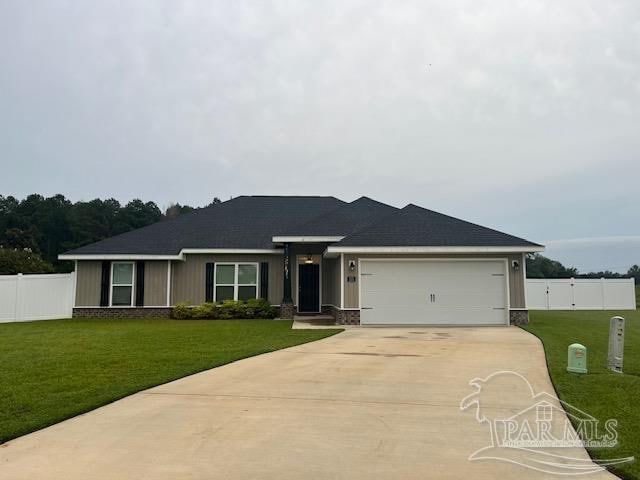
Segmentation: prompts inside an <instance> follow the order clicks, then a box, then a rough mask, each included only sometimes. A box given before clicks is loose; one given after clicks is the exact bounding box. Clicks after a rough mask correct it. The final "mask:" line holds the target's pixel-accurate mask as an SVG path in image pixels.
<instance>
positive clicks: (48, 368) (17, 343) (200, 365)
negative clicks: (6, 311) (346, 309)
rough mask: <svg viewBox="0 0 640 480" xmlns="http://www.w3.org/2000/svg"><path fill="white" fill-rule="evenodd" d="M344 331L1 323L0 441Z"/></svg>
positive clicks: (283, 326)
mask: <svg viewBox="0 0 640 480" xmlns="http://www.w3.org/2000/svg"><path fill="white" fill-rule="evenodd" d="M339 331H341V330H338V329H332V330H291V322H287V321H274V320H213V321H207V320H158V319H135V320H103V319H96V320H50V321H43V322H29V323H9V324H0V362H1V364H0V392H1V393H0V443H2V442H6V441H7V440H10V439H12V438H15V437H17V436H19V435H23V434H25V433H28V432H32V431H34V430H38V429H40V428H43V427H46V426H47V425H51V424H53V423H56V422H59V421H61V420H64V419H66V418H69V417H73V416H75V415H78V414H80V413H84V412H87V411H89V410H92V409H94V408H96V407H99V406H101V405H105V404H106V403H109V402H112V401H114V400H116V399H119V398H122V397H124V396H126V395H130V394H132V393H134V392H137V391H139V390H143V389H145V388H149V387H152V386H154V385H159V384H162V383H165V382H168V381H171V380H175V379H177V378H180V377H184V376H185V375H189V374H192V373H196V372H199V371H202V370H206V369H209V368H212V367H217V366H219V365H223V364H225V363H229V362H233V361H234V360H238V359H241V358H245V357H250V356H252V355H258V354H261V353H265V352H271V351H273V350H278V349H281V348H285V347H290V346H293V345H298V344H301V343H306V342H311V341H314V340H318V339H321V338H324V337H327V336H330V335H333V334H335V333H337V332H339Z"/></svg>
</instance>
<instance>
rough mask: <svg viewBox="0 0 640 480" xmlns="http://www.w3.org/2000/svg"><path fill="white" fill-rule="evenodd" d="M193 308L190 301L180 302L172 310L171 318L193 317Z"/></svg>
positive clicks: (185, 318) (186, 318)
mask: <svg viewBox="0 0 640 480" xmlns="http://www.w3.org/2000/svg"><path fill="white" fill-rule="evenodd" d="M191 310H192V308H191V307H190V306H189V304H188V303H186V302H183V303H178V304H177V305H176V306H175V307H173V310H171V318H177V319H178V320H188V319H189V318H192V317H191V315H192V313H191Z"/></svg>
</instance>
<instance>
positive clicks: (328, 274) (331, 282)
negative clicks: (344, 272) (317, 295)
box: [322, 258, 340, 308]
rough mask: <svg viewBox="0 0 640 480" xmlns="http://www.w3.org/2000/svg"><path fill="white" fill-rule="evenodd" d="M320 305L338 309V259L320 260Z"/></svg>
mask: <svg viewBox="0 0 640 480" xmlns="http://www.w3.org/2000/svg"><path fill="white" fill-rule="evenodd" d="M322 304H323V305H333V306H334V307H338V308H339V307H340V258H324V259H323V260H322Z"/></svg>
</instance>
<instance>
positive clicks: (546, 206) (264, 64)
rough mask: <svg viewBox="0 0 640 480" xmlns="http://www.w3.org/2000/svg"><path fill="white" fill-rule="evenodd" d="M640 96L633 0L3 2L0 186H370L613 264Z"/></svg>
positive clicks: (121, 191) (367, 191)
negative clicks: (582, 248) (586, 251)
mask: <svg viewBox="0 0 640 480" xmlns="http://www.w3.org/2000/svg"><path fill="white" fill-rule="evenodd" d="M639 107H640V2H638V1H637V0H630V1H617V0H607V1H602V0H593V1H590V0H576V1H561V2H558V1H514V0H504V1H491V2H482V1H478V0H469V1H447V2H442V1H425V0H418V1H398V0H393V1H386V2H383V1H372V0H363V1H346V0H337V1H322V2H319V1H308V2H305V1H291V2H285V1H279V2H269V1H264V0H260V1H255V2H249V1H238V0H234V1H226V2H217V1H212V0H202V1H188V2H186V1H185V2H179V1H175V0H168V1H158V0H153V1H152V0H148V1H146V0H145V1H143V0H135V1H118V2H115V1H106V0H101V1H100V2H82V1H75V2H72V1H54V0H48V1H35V0H30V1H24V0H15V1H14V0H2V1H1V2H0V159H1V160H0V161H1V162H2V169H1V174H0V194H4V195H15V196H18V197H24V196H25V195H27V194H29V193H32V192H37V193H41V194H44V195H50V194H55V193H63V194H64V195H66V196H67V197H69V198H70V199H72V200H74V201H75V200H81V199H84V200H87V199H92V198H95V197H100V198H106V197H115V198H117V199H119V200H120V201H122V202H126V201H128V200H130V199H132V198H136V197H139V198H142V199H144V200H154V201H155V202H157V203H158V204H159V205H160V206H161V207H166V206H167V205H168V204H169V203H170V202H180V203H182V204H185V203H186V204H192V205H203V204H206V203H208V202H209V201H210V200H211V198H212V197H214V196H218V197H220V198H222V199H228V198H229V197H230V196H236V195H242V194H283V195H289V194H318V195H335V196H338V197H340V198H342V199H344V200H352V199H354V198H357V197H358V196H360V195H368V196H371V197H373V198H376V199H379V200H381V201H385V202H387V203H390V204H392V205H396V206H404V205H405V204H407V203H415V204H418V205H421V206H424V207H426V208H431V209H434V210H439V211H442V212H445V213H449V214H452V215H455V216H459V217H461V218H464V219H467V220H471V221H474V222H478V223H481V224H484V225H487V226H491V227H494V228H498V229H501V230H505V231H507V232H509V233H513V234H516V235H520V236H524V237H526V238H529V239H531V240H534V241H540V242H548V244H549V246H550V247H551V248H550V249H549V253H557V252H563V251H564V252H565V253H560V254H558V255H556V256H560V257H562V259H565V260H567V261H568V262H569V263H572V264H574V265H576V266H578V267H579V268H586V269H599V268H615V269H624V270H626V268H627V267H628V264H631V263H638V262H640V195H639V185H640V153H639V152H640V111H639ZM611 237H615V238H613V239H612V238H611ZM619 237H622V238H619ZM584 238H587V239H590V238H598V239H599V240H594V241H591V240H587V241H586V242H587V244H588V245H587V246H588V248H591V249H592V250H593V248H595V250H594V252H592V253H590V254H587V255H586V257H585V258H582V257H584V255H582V254H581V255H582V257H580V256H578V257H575V258H576V260H573V258H574V257H571V255H573V254H574V253H575V251H576V248H574V247H575V245H576V240H573V239H584ZM554 240H565V242H564V243H563V242H560V243H558V242H555V243H554ZM566 240H570V241H569V242H567V241H566ZM571 242H573V243H571ZM577 242H578V243H579V242H583V243H580V245H582V246H584V245H585V243H584V242H585V241H584V240H579V241H577ZM589 242H591V243H589ZM603 242H604V243H603ZM611 242H613V243H611ZM603 245H606V247H604V246H603ZM611 249H615V251H616V254H618V253H620V254H621V255H622V257H621V258H617V257H616V258H610V257H607V256H606V255H605V254H604V253H603V252H605V251H607V250H611ZM567 252H568V254H569V257H568V258H567V257H566V255H567ZM621 252H627V253H626V254H622V253H621ZM563 255H564V257H563ZM580 258H582V259H580ZM613 263H615V265H614V264H613Z"/></svg>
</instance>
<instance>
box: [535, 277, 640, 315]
mask: <svg viewBox="0 0 640 480" xmlns="http://www.w3.org/2000/svg"><path fill="white" fill-rule="evenodd" d="M526 295H527V308H529V310H635V309H636V292H635V282H634V279H633V278H611V279H609V278H607V279H605V278H599V279H586V278H562V279H555V278H554V279H550V278H528V279H527V283H526Z"/></svg>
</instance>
